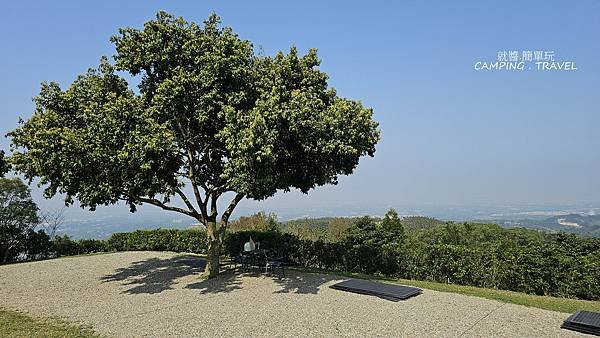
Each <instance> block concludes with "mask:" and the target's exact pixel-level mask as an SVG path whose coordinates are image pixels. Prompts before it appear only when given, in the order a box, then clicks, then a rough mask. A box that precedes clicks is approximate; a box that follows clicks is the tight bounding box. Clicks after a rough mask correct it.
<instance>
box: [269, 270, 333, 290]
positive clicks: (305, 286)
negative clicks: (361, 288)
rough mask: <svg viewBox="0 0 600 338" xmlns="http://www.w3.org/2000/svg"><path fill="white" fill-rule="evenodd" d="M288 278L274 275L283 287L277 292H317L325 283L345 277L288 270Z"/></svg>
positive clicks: (274, 279) (274, 278) (275, 280)
mask: <svg viewBox="0 0 600 338" xmlns="http://www.w3.org/2000/svg"><path fill="white" fill-rule="evenodd" d="M286 275H287V276H286V278H282V279H279V278H277V277H272V278H273V281H274V282H275V283H276V284H277V285H278V286H279V287H281V289H280V290H278V291H275V293H298V294H317V293H318V292H319V290H320V289H321V288H322V287H323V285H324V284H326V283H329V282H331V281H333V280H339V279H343V278H340V277H338V276H332V275H322V274H315V273H304V272H298V271H290V272H289V273H288V272H286Z"/></svg>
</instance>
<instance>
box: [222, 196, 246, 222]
mask: <svg viewBox="0 0 600 338" xmlns="http://www.w3.org/2000/svg"><path fill="white" fill-rule="evenodd" d="M243 198H244V194H236V195H235V197H234V198H233V199H232V200H231V202H229V206H228V207H227V209H225V212H223V216H221V227H225V226H226V225H227V222H228V221H229V216H231V213H232V212H233V209H235V207H236V205H237V204H238V203H239V202H240V201H241V200H242V199H243Z"/></svg>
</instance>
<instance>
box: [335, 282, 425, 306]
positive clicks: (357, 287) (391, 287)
mask: <svg viewBox="0 0 600 338" xmlns="http://www.w3.org/2000/svg"><path fill="white" fill-rule="evenodd" d="M331 288H332V289H336V290H342V291H348V292H354V293H360V294H364V295H371V296H376V297H379V298H383V299H387V300H391V301H394V302H397V301H400V300H405V299H407V298H410V297H413V296H416V295H418V294H420V293H421V292H422V290H421V289H419V288H413V287H409V286H402V285H395V284H387V283H381V282H375V281H371V280H366V279H350V280H347V281H343V282H340V283H337V284H334V285H332V286H331Z"/></svg>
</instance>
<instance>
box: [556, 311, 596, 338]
mask: <svg viewBox="0 0 600 338" xmlns="http://www.w3.org/2000/svg"><path fill="white" fill-rule="evenodd" d="M561 327H562V328H563V329H569V330H573V331H579V332H583V333H587V334H593V335H596V336H600V313H598V312H590V311H577V312H575V313H574V314H572V315H571V316H569V318H567V320H565V322H564V323H563V325H562V326H561Z"/></svg>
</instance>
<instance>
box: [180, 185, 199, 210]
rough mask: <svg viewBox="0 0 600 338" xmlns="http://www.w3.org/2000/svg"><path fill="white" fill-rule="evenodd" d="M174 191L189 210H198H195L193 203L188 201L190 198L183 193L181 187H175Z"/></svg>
mask: <svg viewBox="0 0 600 338" xmlns="http://www.w3.org/2000/svg"><path fill="white" fill-rule="evenodd" d="M175 192H176V193H177V195H179V197H181V199H182V200H183V202H184V203H185V205H186V206H187V207H188V209H189V210H190V211H192V212H194V213H195V214H197V213H198V211H197V210H196V208H194V205H193V204H192V203H191V202H190V200H189V199H188V198H187V196H186V195H185V194H184V193H183V191H181V189H179V188H177V190H175Z"/></svg>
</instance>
